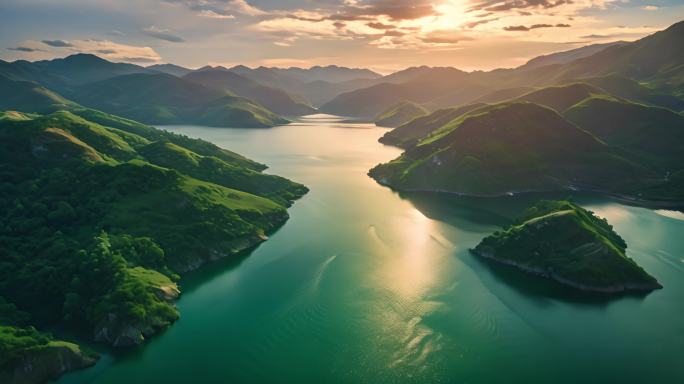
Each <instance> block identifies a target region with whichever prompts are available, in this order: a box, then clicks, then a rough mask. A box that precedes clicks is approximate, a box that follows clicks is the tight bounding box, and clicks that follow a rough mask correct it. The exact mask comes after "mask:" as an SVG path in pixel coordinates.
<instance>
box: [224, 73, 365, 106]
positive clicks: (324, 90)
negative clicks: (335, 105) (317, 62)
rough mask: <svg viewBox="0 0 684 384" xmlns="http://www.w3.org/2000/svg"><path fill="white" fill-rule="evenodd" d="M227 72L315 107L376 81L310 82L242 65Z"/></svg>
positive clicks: (295, 76)
mask: <svg viewBox="0 0 684 384" xmlns="http://www.w3.org/2000/svg"><path fill="white" fill-rule="evenodd" d="M229 71H231V72H233V73H236V74H238V75H240V76H243V77H246V78H248V79H251V80H254V81H256V82H257V83H259V84H262V85H265V86H268V87H271V88H278V89H282V90H284V91H286V92H288V93H290V94H292V95H300V96H302V97H304V99H305V100H306V101H307V102H308V103H309V104H311V105H313V106H316V107H319V106H321V105H323V104H325V103H326V102H328V101H330V100H332V99H333V98H334V97H335V96H337V95H339V94H341V93H344V92H349V91H352V90H354V89H358V88H363V87H367V86H369V85H372V84H375V81H376V80H373V79H368V78H361V79H351V80H347V81H342V82H332V81H327V80H321V79H319V80H310V79H306V78H303V79H302V78H299V77H298V76H297V75H295V74H292V73H288V72H287V71H277V70H274V69H272V68H266V67H259V68H255V69H252V68H248V67H246V66H244V65H238V66H235V67H232V68H230V69H229Z"/></svg>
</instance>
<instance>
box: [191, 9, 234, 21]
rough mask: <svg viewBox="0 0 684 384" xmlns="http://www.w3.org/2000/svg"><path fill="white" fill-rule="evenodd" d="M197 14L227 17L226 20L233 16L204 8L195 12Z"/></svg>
mask: <svg viewBox="0 0 684 384" xmlns="http://www.w3.org/2000/svg"><path fill="white" fill-rule="evenodd" d="M197 15H198V16H202V17H208V18H210V19H228V20H230V19H234V18H235V16H234V15H231V14H230V13H228V14H224V13H218V12H216V11H212V10H211V9H205V10H202V11H199V12H198V13H197Z"/></svg>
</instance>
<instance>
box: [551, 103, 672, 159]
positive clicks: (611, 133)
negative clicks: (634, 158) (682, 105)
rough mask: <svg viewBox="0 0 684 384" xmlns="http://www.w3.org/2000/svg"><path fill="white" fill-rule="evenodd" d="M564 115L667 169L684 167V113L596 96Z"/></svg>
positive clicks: (617, 145)
mask: <svg viewBox="0 0 684 384" xmlns="http://www.w3.org/2000/svg"><path fill="white" fill-rule="evenodd" d="M564 116H565V117H566V118H567V119H568V120H569V121H571V122H573V123H575V124H577V126H579V127H580V128H582V129H584V130H586V131H588V132H591V133H592V134H593V135H594V136H596V137H598V138H599V139H601V140H602V141H604V142H606V143H608V144H609V145H611V146H614V147H617V148H621V149H624V150H627V151H630V152H632V153H634V154H635V155H638V156H641V157H644V158H645V160H644V161H648V162H649V163H651V164H660V165H661V169H662V170H663V172H674V171H677V170H679V169H684V116H682V115H680V114H678V113H675V112H672V111H671V110H669V109H665V108H660V107H652V106H646V105H643V104H636V103H632V102H629V101H625V100H618V99H615V98H611V97H592V98H589V99H586V100H584V101H582V102H581V103H579V104H577V105H575V106H573V107H572V108H570V109H569V110H568V111H566V112H565V114H564Z"/></svg>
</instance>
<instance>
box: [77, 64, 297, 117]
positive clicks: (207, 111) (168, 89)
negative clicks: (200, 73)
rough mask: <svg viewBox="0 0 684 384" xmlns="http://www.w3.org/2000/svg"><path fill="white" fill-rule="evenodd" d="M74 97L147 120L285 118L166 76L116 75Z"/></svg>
mask: <svg viewBox="0 0 684 384" xmlns="http://www.w3.org/2000/svg"><path fill="white" fill-rule="evenodd" d="M72 98H73V99H74V100H76V101H77V102H79V103H81V104H83V105H85V106H88V107H91V108H95V109H99V110H102V111H105V112H109V113H113V114H117V115H121V116H124V117H127V118H131V119H134V120H138V121H141V122H144V123H148V124H201V125H209V126H219V127H244V128H254V127H271V126H274V125H278V124H285V123H287V120H285V119H283V118H281V117H279V116H277V115H275V114H273V113H272V112H270V111H268V110H266V109H265V108H263V107H262V106H260V105H258V104H255V103H254V102H252V101H251V100H249V99H246V98H243V97H236V96H231V95H229V94H228V93H226V92H224V91H221V90H218V89H213V88H207V87H205V86H202V85H200V84H196V83H193V82H190V81H187V80H184V79H180V78H178V77H175V76H172V75H168V74H161V73H159V74H134V75H124V76H117V77H115V78H112V79H107V80H103V81H99V82H95V83H90V84H87V85H84V86H81V87H78V88H76V89H75V91H74V92H73V96H72Z"/></svg>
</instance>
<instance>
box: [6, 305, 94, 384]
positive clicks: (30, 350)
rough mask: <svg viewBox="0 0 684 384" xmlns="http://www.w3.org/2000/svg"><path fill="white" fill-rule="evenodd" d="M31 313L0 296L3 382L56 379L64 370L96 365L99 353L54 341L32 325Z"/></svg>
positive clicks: (50, 336)
mask: <svg viewBox="0 0 684 384" xmlns="http://www.w3.org/2000/svg"><path fill="white" fill-rule="evenodd" d="M29 323H30V315H29V314H28V313H26V312H22V311H20V310H18V309H17V308H16V306H14V304H11V303H8V302H7V301H6V300H5V299H4V298H3V297H2V296H0V381H2V382H3V383H31V382H44V381H47V380H48V379H56V378H57V377H59V376H60V375H61V374H62V373H64V372H66V371H68V370H72V369H78V368H84V367H88V366H90V365H93V364H94V363H95V361H96V359H97V357H98V356H97V355H96V354H95V353H92V352H89V351H82V350H81V349H80V348H79V346H78V345H76V344H73V343H68V342H64V341H58V340H54V339H53V337H52V335H50V334H47V333H42V332H38V331H37V330H36V329H35V328H34V327H32V326H30V325H28V324H29Z"/></svg>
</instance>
